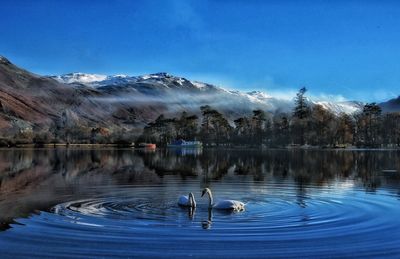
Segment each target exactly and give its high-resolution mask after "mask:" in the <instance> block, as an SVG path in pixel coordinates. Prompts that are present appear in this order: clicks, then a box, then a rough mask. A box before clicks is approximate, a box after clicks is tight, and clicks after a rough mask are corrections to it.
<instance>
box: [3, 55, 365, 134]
mask: <svg viewBox="0 0 400 259" xmlns="http://www.w3.org/2000/svg"><path fill="white" fill-rule="evenodd" d="M206 104H208V105H210V106H212V107H214V108H216V109H217V110H219V111H220V112H222V113H223V114H224V115H225V116H226V117H227V118H228V119H229V120H230V121H233V120H234V119H236V118H238V117H240V116H244V115H250V114H252V110H255V109H262V110H265V111H269V112H272V113H281V112H291V111H292V108H293V106H294V103H293V100H282V99H278V98H274V97H273V96H270V95H268V94H266V93H264V92H261V91H252V92H241V91H236V90H227V89H224V88H221V87H217V86H215V85H211V84H207V83H202V82H197V81H191V80H188V79H186V78H183V77H178V76H173V75H170V74H168V73H156V74H149V75H142V76H127V75H114V76H108V75H98V74H85V73H69V74H65V75H59V76H40V75H36V74H33V73H30V72H28V71H26V70H24V69H21V68H19V67H17V66H15V65H14V64H12V63H11V62H10V61H9V60H7V59H6V58H4V57H0V132H1V133H2V136H3V137H7V136H9V137H10V136H16V135H24V134H33V133H35V132H51V131H54V130H58V129H66V128H68V127H71V128H74V127H75V128H76V127H78V128H82V129H85V128H86V129H90V128H98V127H104V128H107V129H108V130H110V131H118V130H136V132H137V133H139V132H140V131H141V129H142V128H143V126H144V125H146V124H147V123H148V122H150V121H153V120H154V119H155V118H156V117H157V116H159V115H160V114H164V115H166V116H176V115H177V114H179V113H181V112H182V111H184V110H185V111H187V112H189V113H195V114H198V115H199V113H200V111H199V107H200V106H202V105H206ZM312 104H320V105H322V106H323V107H325V108H326V109H328V110H331V111H333V112H334V113H336V114H338V113H340V112H345V113H354V112H357V111H359V110H360V108H361V107H362V105H363V104H362V103H360V102H312Z"/></svg>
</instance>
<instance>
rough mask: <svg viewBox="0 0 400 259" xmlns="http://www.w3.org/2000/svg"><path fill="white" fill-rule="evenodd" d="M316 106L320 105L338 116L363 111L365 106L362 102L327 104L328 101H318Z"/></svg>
mask: <svg viewBox="0 0 400 259" xmlns="http://www.w3.org/2000/svg"><path fill="white" fill-rule="evenodd" d="M313 103H314V104H319V105H321V106H322V107H324V108H325V109H327V110H329V111H331V112H333V113H334V114H336V115H338V114H340V113H346V114H354V113H356V112H358V111H360V110H361V109H362V107H363V106H364V104H363V103H361V102H354V101H353V102H352V101H346V102H327V101H316V102H313Z"/></svg>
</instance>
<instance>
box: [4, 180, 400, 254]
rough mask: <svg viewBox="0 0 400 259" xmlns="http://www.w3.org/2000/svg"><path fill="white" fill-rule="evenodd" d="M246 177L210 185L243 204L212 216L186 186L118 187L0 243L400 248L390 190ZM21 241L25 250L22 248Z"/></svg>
mask: <svg viewBox="0 0 400 259" xmlns="http://www.w3.org/2000/svg"><path fill="white" fill-rule="evenodd" d="M195 183H196V182H188V184H187V185H185V186H184V188H183V189H185V190H186V189H187V190H189V189H194V188H196V187H193V184H195ZM249 184H250V183H249V182H242V183H236V184H233V185H229V184H223V183H213V189H214V190H215V196H216V197H217V198H218V197H221V198H223V197H225V198H233V199H240V200H242V201H244V202H245V203H246V210H245V211H244V212H241V213H226V212H220V211H216V210H215V211H212V212H211V214H210V213H209V212H208V209H207V200H203V199H200V197H197V200H198V204H199V206H198V207H197V209H196V210H194V211H190V210H188V209H183V208H180V207H179V206H177V205H176V199H177V197H178V195H179V194H181V193H182V191H179V190H178V189H177V188H175V187H174V186H169V184H168V183H167V184H166V185H161V186H149V187H132V188H126V187H124V188H119V187H118V186H116V187H115V188H114V189H112V190H109V192H108V193H105V194H102V195H100V196H98V197H94V198H88V199H82V200H75V201H70V202H66V203H61V204H58V205H56V206H54V207H53V208H51V209H50V210H49V212H41V213H40V214H38V215H33V216H31V217H30V218H28V219H20V220H18V222H19V223H21V224H23V225H14V226H13V229H12V231H7V232H6V233H5V236H8V238H9V239H6V240H5V241H4V240H3V243H7V245H8V246H9V247H12V248H14V249H15V250H14V252H15V253H16V254H19V255H25V256H28V255H29V256H32V255H36V256H50V257H53V256H62V255H64V256H67V257H70V256H76V257H87V256H96V255H97V256H127V255H132V256H152V257H153V256H157V257H160V256H161V257H163V256H174V257H181V256H182V257H184V256H187V255H193V256H207V255H208V256H210V255H213V256H218V255H220V256H224V257H225V256H230V257H258V256H265V255H268V256H270V257H281V256H282V257H290V256H292V257H297V256H299V255H300V254H301V255H304V256H315V257H332V256H333V257H342V256H379V257H385V256H388V257H392V256H395V255H399V253H400V246H399V244H400V242H399V241H398V240H400V239H399V237H400V233H399V226H400V224H399V222H398V218H399V216H400V210H399V200H398V198H397V197H396V196H394V195H392V194H390V193H389V192H385V191H381V192H378V193H374V194H370V193H365V192H364V191H362V190H360V189H357V188H348V189H344V190H340V191H339V190H338V189H337V188H331V187H315V186H306V187H302V188H300V189H299V187H298V186H296V185H294V184H293V183H290V182H288V183H285V184H284V185H274V184H266V185H263V186H251V185H249ZM238 186H240V188H239V189H238ZM197 188H198V187H197ZM198 189H199V188H198ZM238 190H243V191H238ZM197 196H199V195H197ZM21 243H23V244H24V246H23V247H24V249H18V247H19V246H20V244H21ZM65 246H68V251H66V250H65ZM49 248H51V249H49ZM7 251H13V250H10V249H8V250H7ZM211 251H212V253H211ZM3 252H6V251H3ZM6 255H7V254H6ZM8 255H11V254H8ZM13 255H14V254H13Z"/></svg>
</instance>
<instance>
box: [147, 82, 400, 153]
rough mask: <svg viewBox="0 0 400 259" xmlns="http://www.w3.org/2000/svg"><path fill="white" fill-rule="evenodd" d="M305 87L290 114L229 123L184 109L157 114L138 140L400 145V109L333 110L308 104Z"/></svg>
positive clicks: (207, 111)
mask: <svg viewBox="0 0 400 259" xmlns="http://www.w3.org/2000/svg"><path fill="white" fill-rule="evenodd" d="M306 92H307V89H306V88H305V87H303V88H301V89H300V90H299V92H298V93H297V95H296V98H295V107H294V109H293V112H292V113H277V114H272V113H269V112H265V111H262V110H254V111H253V114H252V115H251V116H245V117H240V118H237V119H235V120H234V121H233V122H229V121H228V120H227V119H226V118H225V117H224V116H223V114H222V113H220V112H219V111H217V110H216V109H214V108H212V106H209V105H206V106H202V107H200V110H201V115H202V117H201V118H199V117H198V116H196V115H189V114H187V113H186V112H183V113H182V114H181V116H180V117H178V118H165V117H164V115H160V116H159V117H158V118H157V119H156V120H155V121H154V122H152V123H149V124H148V125H147V126H146V127H145V128H144V130H143V134H142V135H141V136H140V138H139V141H145V142H153V143H156V144H158V145H160V146H165V145H167V144H168V143H170V142H171V141H173V140H175V139H180V138H182V139H185V140H194V139H196V140H200V141H202V142H203V144H204V145H205V146H251V147H260V146H263V147H288V146H305V145H306V146H320V147H348V146H356V147H366V148H379V147H400V113H398V112H395V113H385V114H383V113H382V110H381V108H380V107H379V106H378V105H377V104H376V103H367V104H366V105H365V106H364V108H363V110H362V111H361V112H359V113H356V114H353V115H349V114H345V113H341V114H337V115H336V114H333V113H332V112H330V111H329V110H327V109H325V108H324V107H322V106H321V105H311V104H310V102H309V101H308V100H307V98H306Z"/></svg>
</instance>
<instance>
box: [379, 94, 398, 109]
mask: <svg viewBox="0 0 400 259" xmlns="http://www.w3.org/2000/svg"><path fill="white" fill-rule="evenodd" d="M379 106H380V107H381V108H382V111H383V112H400V96H399V97H397V98H394V99H391V100H389V101H387V102H382V103H380V104H379Z"/></svg>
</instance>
